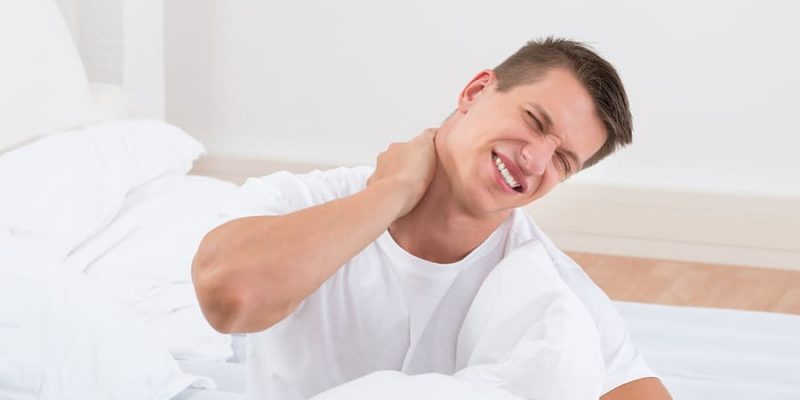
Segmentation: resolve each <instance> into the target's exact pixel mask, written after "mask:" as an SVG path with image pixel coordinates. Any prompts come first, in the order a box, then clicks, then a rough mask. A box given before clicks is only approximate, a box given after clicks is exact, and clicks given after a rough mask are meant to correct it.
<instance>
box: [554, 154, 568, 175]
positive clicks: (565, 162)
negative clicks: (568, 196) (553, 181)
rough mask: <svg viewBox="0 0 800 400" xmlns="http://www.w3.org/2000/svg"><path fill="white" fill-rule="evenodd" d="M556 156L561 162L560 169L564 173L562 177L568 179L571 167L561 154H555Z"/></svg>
mask: <svg viewBox="0 0 800 400" xmlns="http://www.w3.org/2000/svg"><path fill="white" fill-rule="evenodd" d="M556 155H557V156H558V159H559V161H561V167H562V170H563V171H564V176H565V177H568V176H569V175H570V173H571V172H572V166H571V165H570V163H569V160H567V157H566V156H564V155H563V154H561V153H556Z"/></svg>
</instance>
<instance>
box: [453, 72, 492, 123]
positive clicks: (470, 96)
mask: <svg viewBox="0 0 800 400" xmlns="http://www.w3.org/2000/svg"><path fill="white" fill-rule="evenodd" d="M496 80H497V76H496V75H495V74H494V71H492V70H490V69H485V70H483V71H481V72H478V74H477V75H475V77H474V78H472V80H470V81H469V83H468V84H467V86H465V87H464V89H463V90H462V91H461V94H460V95H459V96H458V111H459V112H462V113H466V112H467V110H469V108H470V107H471V106H472V104H473V103H475V100H476V99H477V98H478V95H480V94H481V93H482V92H483V91H484V89H486V88H488V87H490V86H492V85H494V83H495V81H496Z"/></svg>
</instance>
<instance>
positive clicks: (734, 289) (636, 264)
mask: <svg viewBox="0 0 800 400" xmlns="http://www.w3.org/2000/svg"><path fill="white" fill-rule="evenodd" d="M570 256H572V257H573V258H574V259H575V261H577V262H578V263H579V264H580V265H581V266H582V267H583V268H584V270H586V272H587V273H588V274H589V275H590V276H591V277H592V279H593V280H594V281H595V283H597V284H598V285H599V286H600V287H601V288H603V290H605V292H606V293H607V294H608V295H609V297H611V298H612V299H614V300H626V301H637V302H644V303H658V304H671V305H691V306H703V307H721V308H735V309H742V310H760V311H772V312H782V313H789V314H800V272H798V271H785V270H776V269H765V268H750V267H732V266H728V265H711V264H699V263H689V262H676V261H664V260H652V259H644V258H633V257H617V256H605V255H596V254H586V253H570Z"/></svg>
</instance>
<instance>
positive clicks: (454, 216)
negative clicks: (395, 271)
mask: <svg viewBox="0 0 800 400" xmlns="http://www.w3.org/2000/svg"><path fill="white" fill-rule="evenodd" d="M509 215H510V212H509V213H505V214H502V215H501V214H498V215H496V216H487V217H478V216H475V215H470V213H469V212H467V211H466V210H465V209H464V207H463V206H462V205H461V204H458V202H457V201H456V197H455V196H454V195H453V190H452V188H451V187H450V184H449V180H448V178H447V176H446V174H445V173H444V170H443V169H442V168H441V165H438V166H437V169H436V173H435V175H434V177H433V181H432V182H431V184H430V186H429V187H428V191H427V192H426V193H425V195H424V196H423V197H422V199H421V200H420V201H419V203H417V205H416V207H414V209H413V210H411V212H409V213H408V214H406V215H404V216H403V217H401V218H399V219H397V220H396V221H394V222H393V223H392V225H391V226H389V233H390V234H391V235H392V238H393V239H394V240H395V242H397V244H398V245H400V247H402V248H403V249H405V250H406V251H408V252H409V253H411V254H413V255H415V256H417V257H419V258H422V259H425V260H428V261H432V262H436V263H440V264H449V263H453V262H456V261H459V260H461V259H463V258H464V257H466V256H467V254H469V253H470V252H471V251H472V250H474V249H475V248H476V247H478V246H479V245H480V244H481V243H483V241H484V240H486V238H488V237H489V236H490V235H491V234H492V232H494V230H495V229H497V227H498V226H500V225H501V224H502V223H503V221H505V219H506V218H508V216H509Z"/></svg>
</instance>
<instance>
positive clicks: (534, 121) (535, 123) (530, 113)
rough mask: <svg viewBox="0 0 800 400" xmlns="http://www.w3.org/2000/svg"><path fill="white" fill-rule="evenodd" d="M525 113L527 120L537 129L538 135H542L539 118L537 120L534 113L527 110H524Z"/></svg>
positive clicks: (542, 125) (542, 126)
mask: <svg viewBox="0 0 800 400" xmlns="http://www.w3.org/2000/svg"><path fill="white" fill-rule="evenodd" d="M525 113H526V114H527V115H528V118H529V119H530V120H531V121H533V123H534V125H535V126H536V129H537V131H538V133H544V124H542V121H541V120H540V119H539V118H537V117H536V115H535V114H534V113H532V112H530V111H528V110H525Z"/></svg>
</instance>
